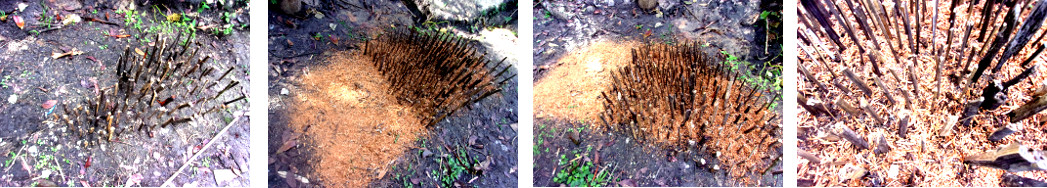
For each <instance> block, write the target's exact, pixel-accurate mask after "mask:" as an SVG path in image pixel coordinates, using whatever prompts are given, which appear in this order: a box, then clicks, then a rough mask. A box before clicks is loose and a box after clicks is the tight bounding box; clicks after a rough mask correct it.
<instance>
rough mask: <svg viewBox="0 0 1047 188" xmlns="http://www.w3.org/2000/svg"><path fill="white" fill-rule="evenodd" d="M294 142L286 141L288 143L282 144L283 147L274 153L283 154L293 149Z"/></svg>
mask: <svg viewBox="0 0 1047 188" xmlns="http://www.w3.org/2000/svg"><path fill="white" fill-rule="evenodd" d="M295 142H296V141H295V140H288V141H286V142H284V145H281V146H280V148H279V149H276V153H277V154H279V153H283V152H285V151H287V150H290V149H291V148H293V147H294V146H295V145H296V143H295Z"/></svg>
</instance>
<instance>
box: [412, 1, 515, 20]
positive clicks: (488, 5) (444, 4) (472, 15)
mask: <svg viewBox="0 0 1047 188" xmlns="http://www.w3.org/2000/svg"><path fill="white" fill-rule="evenodd" d="M414 2H415V4H416V5H418V10H420V11H422V13H423V14H425V15H427V16H428V17H430V18H435V19H439V20H453V21H466V22H468V21H473V20H476V19H477V18H479V17H480V16H481V13H482V12H484V11H488V10H490V9H495V8H498V6H500V5H502V4H504V3H508V1H506V0H473V1H459V0H414Z"/></svg>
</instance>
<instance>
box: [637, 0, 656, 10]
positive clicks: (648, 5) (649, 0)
mask: <svg viewBox="0 0 1047 188" xmlns="http://www.w3.org/2000/svg"><path fill="white" fill-rule="evenodd" d="M636 6H639V7H640V9H643V10H644V11H654V9H655V8H658V0H636Z"/></svg>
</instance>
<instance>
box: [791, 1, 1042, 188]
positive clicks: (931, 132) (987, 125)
mask: <svg viewBox="0 0 1047 188" xmlns="http://www.w3.org/2000/svg"><path fill="white" fill-rule="evenodd" d="M928 2H929V1H928ZM837 3H838V4H842V2H837ZM950 3H951V2H948V1H942V2H939V4H938V5H937V6H938V9H940V10H941V12H940V13H939V14H940V15H949V14H948V13H949V12H950V7H949V6H950ZM798 6H799V5H798ZM967 6H970V5H969V3H961V4H960V5H959V6H957V7H956V9H955V10H958V11H957V12H956V15H957V16H960V17H959V18H957V21H956V23H957V24H956V25H955V26H953V27H954V28H953V29H955V30H956V31H953V32H954V33H953V34H954V36H953V37H954V38H953V41H952V42H953V43H954V44H949V45H946V44H945V42H944V41H946V39H947V35H945V34H944V32H943V31H947V30H948V28H949V23H948V22H947V21H946V20H943V19H941V18H939V22H938V23H937V25H935V27H937V31H938V32H939V33H938V35H936V36H935V35H932V34H931V32H930V31H931V28H930V27H929V26H930V25H932V21H931V20H930V19H919V20H920V21H921V22H922V23H921V26H923V27H924V28H923V32H922V33H921V35H916V37H920V38H922V41H923V42H925V44H933V45H936V46H937V48H938V49H942V48H945V49H951V48H957V49H958V46H959V45H960V43H961V42H962V40H965V39H963V32H962V30H963V29H964V27H965V25H963V24H962V23H964V22H962V21H963V20H965V19H967V18H968V16H967V15H966V12H963V10H967ZM981 6H982V5H981V4H979V5H977V6H973V7H971V8H975V9H981ZM1029 6H1032V5H1029ZM840 8H841V9H840V10H839V12H843V13H845V14H846V17H847V18H848V19H849V20H850V21H853V20H855V19H854V15H853V14H850V12H851V11H850V10H848V8H847V7H845V6H840ZM1030 12H1032V11H1029V10H1028V9H1026V10H1024V11H1022V15H1020V16H1019V18H1021V19H1024V18H1027V17H1028V14H1029V13H1030ZM994 16H997V18H996V20H997V22H1002V21H999V20H1001V19H1002V18H1003V15H994ZM834 19H836V17H835V16H834ZM971 19H980V15H978V16H977V18H971ZM971 22H977V21H971ZM834 23H835V22H834ZM800 27H801V28H799V29H801V30H803V29H808V28H805V27H804V26H802V25H801V26H800ZM834 27H835V30H836V31H844V30H843V28H842V26H840V25H834ZM852 27H853V28H855V34H856V35H860V36H859V37H858V38H859V39H861V38H862V37H867V36H865V35H864V33H861V31H860V30H858V29H857V28H858V25H857V23H853V22H852ZM914 32H915V31H914ZM899 33H902V34H903V36H898V37H901V38H902V39H901V41H908V40H907V39H904V38H905V36H904V30H902V31H900V32H899ZM1044 33H1047V27H1044V28H1041V29H1040V30H1039V31H1037V32H1036V34H1035V35H1034V36H1039V35H1042V34H1044ZM874 34H875V35H876V36H875V37H877V38H878V39H879V42H880V44H881V46H883V47H884V48H889V47H892V46H893V47H895V50H896V51H897V56H899V59H900V60H901V61H902V62H896V61H895V60H894V59H893V57H892V56H894V55H893V54H888V52H889V51H888V50H887V49H883V52H882V53H884V54H883V55H884V56H883V57H884V58H883V60H885V62H880V64H881V65H882V66H883V67H881V69H882V70H885V71H888V70H892V69H893V70H894V71H897V72H898V73H899V75H898V76H899V77H895V76H894V75H892V73H889V72H888V73H886V74H884V75H883V76H882V77H881V79H883V81H884V83H885V85H887V86H888V87H889V88H897V89H896V90H893V91H891V93H892V95H893V97H894V99H895V100H896V101H898V102H899V103H900V104H895V105H889V104H888V102H887V100H886V97H885V96H884V94H883V91H882V90H881V89H880V88H878V86H876V85H875V83H874V82H872V80H873V76H874V75H875V74H873V73H872V72H873V71H872V67H871V63H862V62H863V61H865V62H867V61H868V56H865V57H862V56H864V55H863V54H860V52H858V49H857V48H856V47H855V46H856V45H857V44H858V43H863V44H865V45H863V46H864V47H866V49H867V50H873V49H872V46H873V45H872V43H871V42H869V41H868V40H865V41H859V42H855V41H852V40H850V38H849V37H840V41H841V42H842V43H844V45H847V46H850V48H847V49H846V50H844V51H843V53H838V54H835V56H838V58H839V59H841V60H843V62H839V63H831V62H826V63H824V64H823V63H818V62H819V61H820V62H824V61H825V59H821V58H819V57H826V56H829V55H828V54H833V53H835V52H834V51H835V49H834V48H830V47H827V46H824V45H816V46H806V45H803V44H798V46H799V48H804V49H800V50H799V52H798V54H799V55H798V58H799V62H798V66H803V67H806V68H807V69H808V70H809V71H810V72H811V73H812V74H813V77H814V78H805V77H803V76H800V77H799V78H798V79H797V83H796V84H797V88H798V93H799V95H803V94H808V95H811V96H808V98H811V99H818V100H820V101H822V102H824V103H826V104H833V103H835V101H836V100H837V99H840V98H843V99H844V100H846V101H849V102H850V103H851V104H854V105H861V106H869V108H870V109H872V110H874V111H875V113H876V114H877V115H879V116H880V117H885V118H886V117H889V116H893V117H894V118H893V119H889V120H890V121H894V123H891V124H889V126H890V128H884V127H885V126H882V125H877V124H876V123H875V121H874V120H872V118H871V117H869V116H868V115H861V116H853V115H850V114H845V113H842V112H841V113H840V114H843V115H842V116H841V117H838V120H836V121H832V120H830V118H828V117H816V116H813V115H812V114H811V113H810V112H808V111H807V110H805V109H803V108H801V107H799V106H797V108H796V110H797V112H799V113H797V115H798V117H797V122H798V124H799V125H798V126H799V127H798V128H797V133H798V136H799V137H800V138H799V143H798V149H800V150H806V151H808V152H810V153H812V154H814V155H816V156H817V157H819V158H820V159H821V161H822V162H821V163H814V162H812V161H810V160H806V159H803V158H799V159H801V160H800V161H799V163H798V164H799V165H798V166H797V178H799V179H808V180H812V181H813V183H814V185H815V186H867V185H869V184H866V183H867V182H871V181H873V180H872V179H873V178H876V181H879V182H882V184H881V185H883V186H889V187H898V186H909V185H912V186H949V187H959V186H973V187H996V186H1000V185H1001V184H1000V183H1001V180H1002V179H1001V176H1002V175H1003V174H1004V173H1008V172H1005V171H1004V170H1000V169H994V168H990V167H985V166H975V165H967V164H964V163H963V158H964V157H966V156H970V155H974V154H979V153H983V152H987V151H990V150H995V149H997V148H999V147H1002V146H1005V145H1007V144H1010V143H1019V144H1022V145H1026V146H1030V148H1034V149H1042V148H1045V147H1047V139H1043V138H1045V137H1047V134H1045V133H1044V132H1043V131H1040V130H1045V129H1047V125H1045V124H1044V122H1045V121H1047V119H1045V118H1044V115H1043V114H1042V113H1041V114H1039V115H1036V116H1033V117H1031V118H1029V119H1026V120H1023V121H1022V122H1019V123H1018V125H1021V126H1024V129H1021V130H1018V131H1017V132H1015V133H1014V134H1011V135H1010V136H1008V137H1007V138H1005V139H1004V140H1003V141H1000V142H995V143H994V142H990V141H988V140H987V138H988V136H989V135H990V134H992V133H993V131H994V130H995V129H996V128H998V127H1002V126H1005V125H1007V117H1006V116H1005V115H1002V114H1005V113H1006V112H1009V111H1011V110H1013V109H1016V108H1017V107H1018V106H1019V105H1022V104H1024V103H1025V102H1026V101H1030V100H1032V96H1030V94H1029V93H1031V92H1032V91H1034V90H1036V88H1038V87H1040V83H1042V82H1043V81H1044V80H1047V74H1043V69H1042V68H1043V67H1047V63H1045V61H1044V60H1043V58H1036V59H1035V60H1034V61H1033V64H1035V65H1036V66H1039V67H1040V69H1039V70H1037V72H1039V73H1035V74H1033V75H1032V76H1030V77H1029V78H1028V80H1025V81H1022V82H1021V83H1019V84H1016V85H1014V86H1012V87H1011V89H1010V90H1009V91H1010V92H1008V93H1007V96H1008V97H1009V98H1010V99H1009V100H1008V101H1007V102H1006V103H1005V104H1003V106H1001V107H1000V108H999V109H996V110H990V111H982V112H979V115H978V116H975V118H974V121H973V122H972V126H971V127H963V126H960V125H957V121H958V120H957V119H958V118H960V117H959V116H961V111H962V109H963V108H964V105H963V102H964V101H966V100H967V99H970V98H971V97H970V95H968V94H966V92H965V91H963V90H962V89H958V88H956V86H955V85H954V84H953V83H951V82H952V81H951V80H950V78H949V77H947V76H948V75H950V74H954V73H955V72H956V71H959V70H962V69H963V64H964V63H966V58H967V53H969V52H964V53H962V54H955V53H958V52H956V51H957V50H949V51H948V52H949V53H954V54H953V55H956V56H959V57H962V59H963V60H961V61H955V60H954V61H952V62H950V64H946V65H944V66H943V69H942V70H944V72H943V77H942V79H943V80H942V83H941V95H939V96H938V97H937V98H935V97H934V96H935V94H936V93H937V92H938V91H937V90H936V89H935V88H936V87H937V85H936V84H937V83H936V82H935V80H934V77H935V71H936V69H935V65H936V62H935V60H934V58H933V56H930V55H929V53H928V52H927V51H930V50H931V49H930V47H924V46H921V47H920V48H921V52H920V54H919V55H913V52H911V51H910V47H909V42H903V43H904V44H898V42H897V41H896V40H887V38H886V37H884V34H883V33H882V32H879V31H878V30H877V31H875V32H874ZM977 35H978V31H977V29H975V31H972V34H971V38H972V39H970V44H969V45H970V47H969V48H970V49H973V50H982V49H983V48H988V47H989V44H983V43H980V42H978V41H977V40H976V39H973V38H976V37H975V36H977ZM932 36H935V37H934V38H933V39H934V41H936V42H934V43H930V42H928V41H932ZM819 38H821V39H822V40H823V41H829V40H828V37H826V36H819ZM990 38H991V36H990ZM866 43H867V44H866ZM1037 45H1042V44H1041V41H1030V42H1029V44H1028V45H1026V47H1025V48H1024V49H1022V50H1021V51H1020V52H1019V53H1018V54H1017V55H1015V56H1014V57H1013V58H1011V59H1010V60H1009V61H1008V62H1006V63H1007V64H1006V65H1004V66H1003V68H1002V69H1000V72H999V73H998V74H999V75H1000V76H999V77H998V78H999V79H1002V80H1006V79H1010V78H1013V77H1014V76H1016V75H1018V73H1019V72H1021V71H1022V69H1023V68H1022V67H1020V66H1019V63H1020V62H1021V61H1024V60H1025V59H1026V58H1029V57H1030V56H1031V54H1032V52H1033V51H1034V50H1035V46H1037ZM1030 46H1031V47H1030ZM1001 53H1002V51H1001ZM808 54H811V55H813V56H815V57H812V56H809V55H808ZM909 57H915V58H916V62H915V63H914V62H913V61H911V60H910V59H908V58H909ZM979 58H981V56H980V55H976V56H975V58H974V60H973V61H975V62H971V65H970V67H969V69H971V70H973V69H974V67H975V66H977V65H976V64H977V62H976V61H977V60H978V59H979ZM908 66H913V67H914V68H915V69H914V71H913V73H914V74H915V77H916V78H917V79H918V80H917V82H918V84H919V86H920V87H919V88H916V89H917V90H918V92H919V97H917V96H915V93H913V92H911V91H912V90H913V86H912V83H910V82H909V79H908V76H907V75H908V73H909V71H910V70H909V69H908V68H906V67H908ZM846 68H850V69H852V70H853V71H854V72H855V73H856V74H857V75H858V76H859V77H861V78H864V79H866V82H867V84H868V85H869V86H870V87H871V88H872V89H873V91H874V96H875V97H871V98H870V97H866V96H864V94H861V91H859V90H858V89H857V87H856V86H855V85H854V84H853V83H852V82H851V81H849V80H847V79H846V78H844V77H843V75H842V74H841V72H842V70H843V69H846ZM830 72H835V74H836V75H837V79H838V80H839V81H840V83H841V84H843V85H845V86H849V90H851V92H850V93H846V92H844V91H842V90H840V89H839V88H835V87H832V83H833V82H832V80H833V79H832V77H833V76H832V74H833V73H830ZM987 74H988V72H987ZM986 76H988V75H986ZM986 76H983V78H982V79H981V81H980V82H979V83H977V84H975V85H977V86H978V87H977V88H975V90H977V91H978V93H980V92H981V89H983V87H984V86H985V85H986V80H988V79H985V78H984V77H986ZM961 79H970V78H969V77H963V78H961ZM807 80H815V81H817V82H821V83H823V84H825V85H827V86H828V87H829V88H830V89H829V90H830V91H829V92H821V91H819V90H818V89H817V85H816V84H815V83H813V82H811V81H807ZM966 82H967V81H964V83H966ZM902 92H907V93H908V94H909V95H913V96H912V100H913V101H912V102H911V103H912V107H906V104H905V103H906V100H905V99H904V98H903V97H904V96H903V93H902ZM835 109H836V108H832V107H830V110H835ZM904 114H908V115H909V117H910V121H909V125H908V126H909V132H908V134H907V137H904V138H903V137H900V136H899V135H898V134H897V131H898V130H897V128H896V127H897V124H896V123H897V121H898V119H897V118H901V117H902V116H904ZM837 124H839V125H837ZM835 126H847V127H850V128H852V129H854V131H855V132H856V133H857V134H858V135H859V136H861V137H862V138H865V139H866V140H868V141H869V144H870V147H875V144H876V143H877V141H876V137H878V136H875V135H883V137H884V138H885V140H886V142H887V145H889V147H890V148H891V150H890V151H889V152H887V153H886V154H882V155H876V154H874V153H873V151H872V149H868V150H858V149H855V146H853V144H851V143H850V142H848V141H846V140H844V139H842V138H840V137H838V136H833V134H832V133H830V132H831V129H832V128H833V127H835ZM804 135H808V136H804ZM858 168H861V169H866V170H868V171H869V172H870V174H876V176H862V177H861V178H859V179H858V180H854V179H852V180H848V179H849V178H847V177H848V176H847V174H848V172H850V171H852V170H854V169H858ZM892 169H896V170H892ZM892 171H896V172H897V173H894V172H892ZM1015 174H1016V175H1019V176H1022V177H1027V178H1033V179H1037V180H1040V181H1044V180H1047V172H1045V171H1029V172H1018V173H1015Z"/></svg>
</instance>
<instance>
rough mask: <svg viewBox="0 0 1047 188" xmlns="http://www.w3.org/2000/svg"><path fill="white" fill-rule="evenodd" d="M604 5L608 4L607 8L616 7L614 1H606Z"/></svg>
mask: <svg viewBox="0 0 1047 188" xmlns="http://www.w3.org/2000/svg"><path fill="white" fill-rule="evenodd" d="M603 3H604V4H607V7H613V6H614V0H604V1H603Z"/></svg>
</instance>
